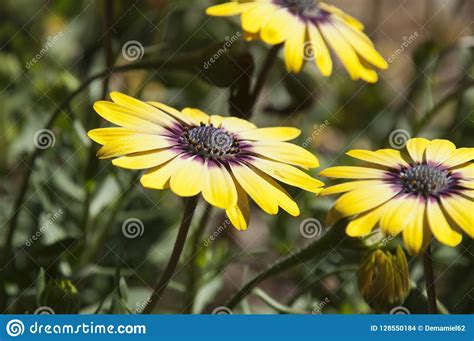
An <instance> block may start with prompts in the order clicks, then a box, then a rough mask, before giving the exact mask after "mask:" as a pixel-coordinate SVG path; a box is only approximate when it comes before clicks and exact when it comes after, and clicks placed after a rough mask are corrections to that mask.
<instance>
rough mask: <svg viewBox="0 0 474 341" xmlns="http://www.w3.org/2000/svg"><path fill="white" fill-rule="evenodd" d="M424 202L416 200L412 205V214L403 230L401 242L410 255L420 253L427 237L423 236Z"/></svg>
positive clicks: (419, 199)
mask: <svg viewBox="0 0 474 341" xmlns="http://www.w3.org/2000/svg"><path fill="white" fill-rule="evenodd" d="M425 206H426V204H425V202H424V199H422V198H418V199H417V200H416V203H415V204H414V205H413V208H412V209H413V213H412V214H410V220H409V222H408V224H407V226H406V227H405V229H404V230H403V242H404V243H405V246H406V248H407V250H408V252H409V253H410V254H412V255H415V254H417V253H418V252H420V250H421V248H422V247H423V240H424V239H425V237H427V236H425V237H424V236H423V232H424V225H425Z"/></svg>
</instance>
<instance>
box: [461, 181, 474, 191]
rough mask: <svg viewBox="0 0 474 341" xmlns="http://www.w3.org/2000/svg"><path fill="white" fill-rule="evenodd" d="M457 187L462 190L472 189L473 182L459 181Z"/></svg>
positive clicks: (473, 187) (473, 186)
mask: <svg viewBox="0 0 474 341" xmlns="http://www.w3.org/2000/svg"><path fill="white" fill-rule="evenodd" d="M458 185H459V186H461V187H463V188H469V189H474V181H468V180H466V181H463V180H460V181H459V182H458Z"/></svg>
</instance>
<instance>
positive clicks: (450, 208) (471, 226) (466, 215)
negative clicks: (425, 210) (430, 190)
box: [440, 195, 474, 238]
mask: <svg viewBox="0 0 474 341" xmlns="http://www.w3.org/2000/svg"><path fill="white" fill-rule="evenodd" d="M440 200H441V205H442V206H443V208H444V209H445V210H446V211H447V212H448V215H449V216H450V217H451V219H453V220H454V222H455V223H456V224H457V225H458V226H459V227H460V228H461V229H462V230H464V232H466V233H467V234H468V235H469V236H470V237H471V238H474V201H472V200H469V199H466V198H464V197H463V196H460V195H453V196H448V197H445V196H441V198H440Z"/></svg>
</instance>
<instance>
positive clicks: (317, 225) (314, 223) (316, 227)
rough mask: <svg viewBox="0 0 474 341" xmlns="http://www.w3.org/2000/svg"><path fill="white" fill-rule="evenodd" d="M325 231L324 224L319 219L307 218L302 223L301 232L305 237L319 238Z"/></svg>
mask: <svg viewBox="0 0 474 341" xmlns="http://www.w3.org/2000/svg"><path fill="white" fill-rule="evenodd" d="M322 233H323V225H322V224H321V222H320V221H319V220H318V219H315V218H307V219H305V220H303V221H302V222H301V224H300V234H301V235H302V236H303V237H305V238H308V239H310V238H318V237H320V236H321V234H322Z"/></svg>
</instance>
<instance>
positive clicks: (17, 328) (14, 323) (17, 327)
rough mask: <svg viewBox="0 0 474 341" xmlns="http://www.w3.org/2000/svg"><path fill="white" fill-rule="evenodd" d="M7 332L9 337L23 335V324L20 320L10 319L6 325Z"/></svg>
mask: <svg viewBox="0 0 474 341" xmlns="http://www.w3.org/2000/svg"><path fill="white" fill-rule="evenodd" d="M6 330H7V334H8V335H10V336H11V337H17V336H20V335H23V333H24V332H25V325H24V324H23V322H21V321H20V320H16V319H15V320H10V321H8V323H7V326H6Z"/></svg>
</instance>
